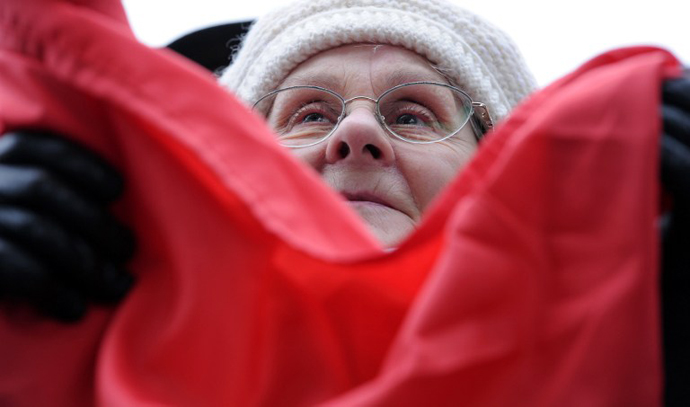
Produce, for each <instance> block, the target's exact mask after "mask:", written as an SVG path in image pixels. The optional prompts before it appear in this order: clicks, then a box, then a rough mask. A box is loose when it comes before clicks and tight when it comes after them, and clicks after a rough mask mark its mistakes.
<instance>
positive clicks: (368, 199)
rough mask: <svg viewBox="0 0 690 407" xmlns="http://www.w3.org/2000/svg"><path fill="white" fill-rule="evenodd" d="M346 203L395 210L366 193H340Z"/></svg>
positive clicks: (378, 198)
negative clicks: (378, 206) (379, 206)
mask: <svg viewBox="0 0 690 407" xmlns="http://www.w3.org/2000/svg"><path fill="white" fill-rule="evenodd" d="M341 194H342V195H343V196H344V197H345V199H347V201H348V202H350V203H354V204H375V205H381V206H385V207H388V208H392V209H395V208H394V207H393V206H392V205H391V204H390V203H388V202H387V201H386V200H384V199H383V198H381V197H379V196H376V195H374V194H372V193H368V192H341Z"/></svg>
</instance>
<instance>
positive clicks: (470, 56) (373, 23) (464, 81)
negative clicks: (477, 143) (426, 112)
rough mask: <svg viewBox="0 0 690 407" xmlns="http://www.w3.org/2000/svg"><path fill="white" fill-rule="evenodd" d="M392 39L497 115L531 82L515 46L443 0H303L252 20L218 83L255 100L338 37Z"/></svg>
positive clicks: (338, 43)
mask: <svg viewBox="0 0 690 407" xmlns="http://www.w3.org/2000/svg"><path fill="white" fill-rule="evenodd" d="M355 43H374V44H389V45H395V46H400V47H404V48H406V49H408V50H411V51H413V52H415V53H417V54H419V55H422V56H424V57H425V58H426V59H428V60H429V61H430V62H431V63H433V64H434V65H436V66H437V67H438V68H439V69H440V70H441V71H442V72H443V73H444V74H445V75H446V76H448V77H449V78H450V79H451V80H452V81H453V82H454V84H455V85H457V86H459V87H460V88H462V89H463V90H465V91H466V92H467V93H468V94H469V95H470V96H471V97H472V99H474V100H475V101H481V102H484V103H485V104H487V105H488V106H489V109H490V111H491V114H492V116H493V117H494V119H495V120H500V119H501V118H503V117H504V116H505V115H507V114H508V112H509V111H510V110H511V109H512V108H513V107H514V106H515V105H516V104H517V103H518V102H519V101H520V100H521V99H522V98H524V97H525V96H526V95H527V94H529V93H530V92H531V91H532V90H534V89H535V87H536V82H535V80H534V77H533V76H532V74H531V72H530V71H529V69H528V68H527V66H526V64H525V62H524V60H523V58H522V56H521V55H520V53H519V51H518V49H517V47H516V46H515V45H514V44H513V42H512V41H511V40H510V38H509V37H508V36H507V35H506V34H505V33H504V32H502V31H501V30H499V29H497V28H496V27H494V26H493V25H491V24H489V23H488V22H486V21H484V20H483V19H481V18H479V17H478V16H476V15H474V14H472V13H470V12H469V11H467V10H464V9H461V8H458V7H457V6H455V5H453V4H449V3H447V2H445V1H443V0H305V1H298V2H296V3H293V4H292V5H290V6H287V7H284V8H282V9H278V10H275V11H273V12H271V13H269V14H267V15H265V16H263V17H261V18H259V19H258V20H257V21H256V23H255V24H254V25H253V26H252V27H251V29H250V31H249V33H248V34H247V36H246V37H245V38H244V40H243V43H242V46H241V48H240V50H239V52H238V53H237V54H236V55H235V58H234V62H233V63H232V64H231V65H230V66H229V67H228V68H227V69H226V70H225V71H224V72H223V74H222V75H221V77H220V79H219V80H220V83H221V84H223V85H224V86H226V87H228V88H229V89H231V90H232V91H234V92H235V93H236V94H237V95H239V96H240V98H242V99H244V100H245V101H247V102H248V103H250V104H251V103H253V102H255V101H256V100H257V99H259V98H260V97H261V96H263V95H264V94H266V93H268V92H270V91H272V90H274V89H276V88H277V87H278V86H279V85H280V83H281V82H282V81H283V79H284V78H285V77H286V76H287V75H288V74H289V73H290V72H291V71H292V70H293V69H294V68H295V67H297V65H299V64H300V63H302V62H304V61H305V60H307V59H308V58H309V57H311V56H313V55H315V54H317V53H319V52H322V51H325V50H328V49H331V48H335V47H338V46H341V45H346V44H355Z"/></svg>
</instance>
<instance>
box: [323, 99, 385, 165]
mask: <svg viewBox="0 0 690 407" xmlns="http://www.w3.org/2000/svg"><path fill="white" fill-rule="evenodd" d="M327 143H328V145H327V146H326V161H327V162H329V163H331V164H335V163H337V162H338V161H351V162H370V163H379V164H383V165H387V164H390V163H392V162H393V161H394V160H395V153H394V152H393V146H392V145H391V139H390V138H389V137H388V135H387V134H386V133H385V131H384V129H383V128H382V127H381V125H380V124H379V123H378V121H377V120H376V116H374V114H373V112H372V111H371V109H369V108H365V107H359V108H355V109H353V110H352V111H351V112H350V113H349V114H348V115H347V116H346V117H345V118H344V119H343V120H342V122H341V123H340V125H339V126H338V128H337V129H336V131H335V133H333V134H332V135H331V137H329V138H328V140H327Z"/></svg>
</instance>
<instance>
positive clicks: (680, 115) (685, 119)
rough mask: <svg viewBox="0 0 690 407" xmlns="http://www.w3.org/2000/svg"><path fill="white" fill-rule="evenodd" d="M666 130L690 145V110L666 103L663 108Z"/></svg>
mask: <svg viewBox="0 0 690 407" xmlns="http://www.w3.org/2000/svg"><path fill="white" fill-rule="evenodd" d="M661 114H662V117H663V123H664V132H665V133H666V134H668V135H670V136H672V137H674V138H676V139H677V140H678V141H680V142H681V143H683V144H685V145H686V146H690V110H682V109H679V108H677V107H675V106H670V105H664V106H662V108H661Z"/></svg>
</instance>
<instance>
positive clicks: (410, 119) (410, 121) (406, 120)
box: [395, 113, 423, 126]
mask: <svg viewBox="0 0 690 407" xmlns="http://www.w3.org/2000/svg"><path fill="white" fill-rule="evenodd" d="M422 122H423V120H421V119H420V118H419V117H417V116H415V115H413V114H410V113H405V114H401V115H400V116H398V117H397V118H396V119H395V124H402V125H405V126H414V125H419V124H422Z"/></svg>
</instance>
